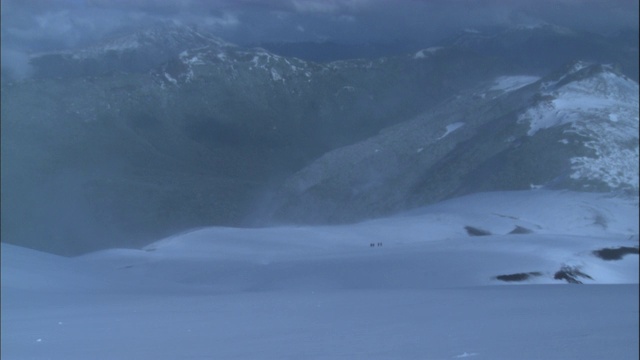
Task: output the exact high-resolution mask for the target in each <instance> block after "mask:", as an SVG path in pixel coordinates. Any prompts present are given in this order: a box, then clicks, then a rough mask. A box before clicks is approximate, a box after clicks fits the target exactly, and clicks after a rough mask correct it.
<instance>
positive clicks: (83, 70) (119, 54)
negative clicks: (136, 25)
mask: <svg viewBox="0 0 640 360" xmlns="http://www.w3.org/2000/svg"><path fill="white" fill-rule="evenodd" d="M206 46H216V47H220V48H225V47H230V46H232V45H231V44H229V43H226V42H225V41H223V40H221V39H219V38H217V37H215V36H213V35H211V34H208V33H206V32H200V31H198V29H196V28H194V27H191V26H184V25H178V24H173V23H159V24H158V25H156V26H153V27H150V28H142V29H139V30H137V31H134V32H132V33H126V34H120V35H114V36H113V37H112V38H109V39H105V40H103V41H101V42H100V43H98V44H95V45H92V46H89V47H86V48H80V49H73V50H65V51H60V52H52V53H46V54H37V55H34V56H33V57H32V59H31V64H32V65H33V66H34V69H35V75H34V76H35V77H78V76H104V75H107V74H111V73H119V72H121V73H146V72H148V71H150V70H151V69H153V68H156V67H158V66H160V65H162V64H163V63H165V62H167V61H169V60H170V59H172V58H174V57H175V56H176V55H177V54H179V53H180V52H182V51H184V50H187V49H194V48H201V47H206Z"/></svg>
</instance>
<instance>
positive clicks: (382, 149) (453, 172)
mask: <svg viewBox="0 0 640 360" xmlns="http://www.w3.org/2000/svg"><path fill="white" fill-rule="evenodd" d="M570 65H571V66H568V67H563V68H561V69H560V70H559V71H557V72H556V73H552V74H551V75H549V76H546V77H544V78H539V77H537V76H533V75H508V76H506V75H504V76H499V77H496V78H494V79H493V80H492V81H489V82H487V83H486V84H485V85H484V86H478V87H476V88H473V89H470V90H469V91H468V92H466V93H461V94H460V95H458V96H456V97H455V98H453V99H450V100H449V101H447V102H444V103H443V104H442V105H440V106H438V107H434V108H432V109H430V110H429V111H426V112H424V113H423V114H421V115H419V116H416V117H415V118H413V119H411V120H409V121H405V122H403V123H400V124H398V125H396V126H393V127H389V128H387V129H384V130H383V131H381V132H380V133H378V134H376V135H375V136H372V137H370V138H369V139H366V140H364V141H361V142H359V143H355V144H352V145H349V146H345V147H342V148H339V149H336V150H333V151H331V152H328V153H325V154H324V155H323V156H322V157H320V158H318V159H317V160H316V161H314V162H313V163H311V164H309V165H308V166H306V167H305V168H303V169H301V170H300V171H298V172H297V173H295V174H293V175H292V176H290V177H289V178H288V179H287V181H286V182H285V184H283V186H282V187H281V189H280V191H279V193H278V194H277V195H276V196H274V199H273V202H272V204H270V205H271V208H269V209H267V210H266V211H265V213H266V214H267V217H269V216H271V217H272V218H275V219H284V220H285V221H286V220H289V221H298V222H302V223H314V222H322V221H327V222H336V223H340V222H348V221H354V220H361V219H366V218H371V217H375V216H380V215H386V214H390V213H393V212H394V211H398V210H402V209H407V208H412V207H415V206H420V205H424V204H428V203H433V202H435V201H440V200H443V199H447V198H450V197H453V196H460V195H465V194H471V193H475V192H482V191H497V190H524V189H529V188H532V187H546V188H552V189H559V188H560V189H572V190H581V191H623V192H625V191H626V192H630V193H637V192H638V162H639V158H638V131H639V127H638V84H637V83H636V82H635V81H633V80H630V79H629V78H627V77H626V76H624V75H622V74H621V73H619V72H618V71H617V70H615V69H614V68H612V67H611V66H608V65H598V64H589V63H584V62H575V63H572V64H570ZM310 204H312V205H310Z"/></svg>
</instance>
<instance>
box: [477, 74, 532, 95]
mask: <svg viewBox="0 0 640 360" xmlns="http://www.w3.org/2000/svg"><path fill="white" fill-rule="evenodd" d="M538 80H540V77H539V76H529V75H516V76H500V77H498V78H496V79H495V80H494V84H493V86H492V87H490V88H489V90H502V91H505V92H506V91H513V90H517V89H520V88H521V87H524V86H527V85H529V84H531V83H534V82H536V81H538Z"/></svg>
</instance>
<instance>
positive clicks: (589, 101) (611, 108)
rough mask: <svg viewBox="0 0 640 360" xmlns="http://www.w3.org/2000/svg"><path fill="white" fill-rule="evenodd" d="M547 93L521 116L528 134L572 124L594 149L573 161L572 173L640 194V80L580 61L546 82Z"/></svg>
mask: <svg viewBox="0 0 640 360" xmlns="http://www.w3.org/2000/svg"><path fill="white" fill-rule="evenodd" d="M594 72H595V73H594ZM570 77H574V78H575V80H574V81H570V80H569V79H568V78H570ZM541 95H542V97H543V98H544V100H543V101H540V102H539V103H538V104H536V106H534V107H531V108H529V109H527V111H526V112H524V113H523V114H522V115H521V116H520V119H519V120H520V121H522V122H525V123H528V124H529V126H530V128H529V132H528V135H530V136H533V135H535V134H536V133H537V132H538V131H540V130H541V129H547V128H550V127H555V126H562V125H566V124H569V125H570V127H569V128H568V129H567V130H565V132H567V133H574V134H577V135H579V136H582V137H584V138H585V139H586V140H585V142H584V146H586V147H587V148H589V149H590V150H592V152H593V155H592V156H580V157H574V158H572V159H571V162H572V164H573V166H572V170H573V173H572V174H571V177H572V178H573V179H586V180H597V181H601V182H604V183H606V184H607V185H608V186H609V187H611V188H614V189H620V188H622V189H624V188H627V189H631V190H634V191H636V192H637V191H638V130H639V128H638V83H636V82H635V81H633V80H631V79H629V78H627V77H625V76H623V75H621V74H619V73H616V72H615V71H614V70H613V69H612V68H611V67H610V66H606V65H603V66H593V65H590V64H585V63H581V62H578V63H575V64H574V67H573V68H572V69H571V71H569V72H568V73H567V74H565V75H563V76H562V77H561V78H560V79H558V80H557V81H549V82H545V83H543V84H542V90H541Z"/></svg>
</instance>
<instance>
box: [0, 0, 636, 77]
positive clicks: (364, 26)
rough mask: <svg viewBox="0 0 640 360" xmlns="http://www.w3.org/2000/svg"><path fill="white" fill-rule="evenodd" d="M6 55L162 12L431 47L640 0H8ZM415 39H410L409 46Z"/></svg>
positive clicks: (250, 32) (270, 30)
mask: <svg viewBox="0 0 640 360" xmlns="http://www.w3.org/2000/svg"><path fill="white" fill-rule="evenodd" d="M1 6H2V8H1V10H2V11H1V17H2V18H1V20H2V23H1V29H2V62H3V67H9V66H10V67H12V68H13V72H14V73H21V72H27V71H28V65H27V64H28V58H29V56H30V55H32V54H34V53H41V52H47V51H55V50H62V49H69V48H77V47H83V46H86V45H88V44H91V43H92V42H95V41H96V40H100V39H102V38H105V37H111V36H114V35H115V34H118V33H122V32H125V31H127V30H131V29H132V28H135V27H142V26H146V25H151V24H154V23H157V22H159V21H173V22H178V23H183V24H189V25H196V26H198V27H200V28H202V29H205V30H207V31H209V32H211V33H213V34H215V35H217V36H219V37H221V38H223V39H225V40H227V41H229V42H232V43H236V44H239V45H260V44H263V43H266V42H300V41H312V42H335V43H342V44H390V43H393V44H398V43H407V44H416V47H417V46H430V45H432V43H435V42H437V41H438V40H441V39H443V38H446V37H447V36H450V35H451V34H453V32H455V31H460V30H461V29H464V28H468V27H482V26H493V25H500V26H504V25H507V26H508V25H512V24H515V23H527V22H539V21H545V22H549V23H553V24H557V25H561V26H567V27H572V28H578V29H582V30H587V31H592V32H599V33H611V32H615V31H617V30H619V29H621V28H635V29H637V28H638V1H637V0H517V1H516V0H3V1H2V2H1ZM405 47H406V46H405Z"/></svg>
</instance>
